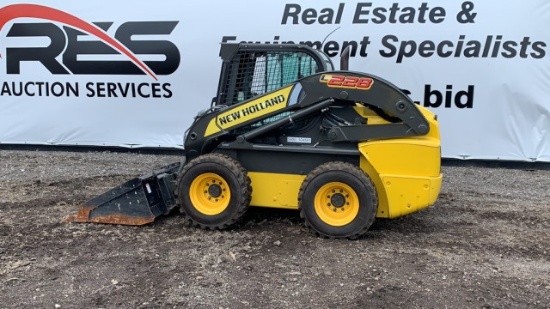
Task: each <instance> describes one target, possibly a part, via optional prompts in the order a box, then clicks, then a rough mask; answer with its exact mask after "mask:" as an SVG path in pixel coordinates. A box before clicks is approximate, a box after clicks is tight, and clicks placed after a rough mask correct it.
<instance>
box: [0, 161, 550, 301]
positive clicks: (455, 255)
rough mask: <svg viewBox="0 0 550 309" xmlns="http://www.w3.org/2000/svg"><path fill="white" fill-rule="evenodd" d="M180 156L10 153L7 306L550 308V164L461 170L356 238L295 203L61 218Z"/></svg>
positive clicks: (2, 275)
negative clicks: (303, 215) (306, 217)
mask: <svg viewBox="0 0 550 309" xmlns="http://www.w3.org/2000/svg"><path fill="white" fill-rule="evenodd" d="M178 159H179V158H178V157H177V156H174V155H142V154H128V153H113V152H93V153H92V152H48V151H43V152H39V151H12V150H0V308H260V307H261V308H365V307H367V306H373V307H381V308H550V257H549V253H550V233H549V232H550V206H549V203H548V201H549V198H550V190H548V184H549V183H550V171H545V170H521V169H495V168H471V167H450V166H446V167H444V168H443V172H444V174H445V179H444V184H443V189H442V193H441V195H440V197H439V200H438V202H437V203H436V205H434V206H433V207H431V208H428V209H425V210H423V211H421V212H418V213H416V214H412V215H409V216H406V217H404V218H400V219H396V220H378V221H376V222H375V224H374V226H373V227H372V228H371V230H370V231H369V232H368V233H367V235H366V236H365V237H364V238H362V239H359V240H356V241H349V240H326V239H320V238H317V237H315V236H313V235H312V234H311V233H309V232H308V231H307V229H306V228H305V227H304V225H303V224H302V223H301V221H300V219H299V216H298V213H297V212H295V211H282V210H272V209H259V208H252V209H251V210H250V211H249V212H248V214H247V215H246V216H245V218H244V221H243V222H242V223H241V224H239V225H238V226H236V227H235V228H234V229H232V230H229V231H223V232H219V231H203V230H199V229H195V228H190V227H186V226H185V225H184V224H183V222H182V220H181V218H180V217H179V216H178V215H172V216H169V217H165V218H162V219H160V220H158V221H157V222H155V223H154V224H151V225H147V226H143V227H128V226H113V225H98V224H76V223H71V224H69V223H62V222H61V221H62V220H63V218H64V217H66V216H67V215H69V214H70V213H72V212H74V211H76V210H77V208H78V206H79V205H80V204H82V203H83V202H84V201H86V200H88V199H90V198H92V197H94V196H96V195H98V194H100V193H102V192H104V191H106V190H108V189H110V188H111V187H114V186H116V185H118V184H120V183H122V182H124V181H126V180H128V179H129V178H132V177H135V176H138V175H140V174H143V173H146V172H148V171H150V170H152V169H155V168H158V167H160V166H163V165H166V164H168V163H172V162H175V161H177V160H178Z"/></svg>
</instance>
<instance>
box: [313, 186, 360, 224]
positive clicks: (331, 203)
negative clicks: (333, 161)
mask: <svg viewBox="0 0 550 309" xmlns="http://www.w3.org/2000/svg"><path fill="white" fill-rule="evenodd" d="M314 203H315V213H316V214H317V215H318V216H319V218H320V219H321V220H322V221H323V222H325V223H326V224H328V225H332V226H344V225H346V224H349V223H351V222H352V221H353V220H354V219H355V217H357V214H358V213H359V197H358V196H357V193H355V190H353V189H352V188H351V187H350V186H348V185H347V184H345V183H342V182H329V183H327V184H325V185H323V186H322V187H321V188H319V190H318V191H317V193H316V194H315V199H314Z"/></svg>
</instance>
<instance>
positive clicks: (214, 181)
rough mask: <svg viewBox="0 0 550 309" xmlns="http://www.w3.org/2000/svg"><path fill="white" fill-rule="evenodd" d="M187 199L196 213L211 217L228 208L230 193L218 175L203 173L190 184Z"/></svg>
mask: <svg viewBox="0 0 550 309" xmlns="http://www.w3.org/2000/svg"><path fill="white" fill-rule="evenodd" d="M189 198H190V200H191V203H192V204H193V206H194V207H195V209H196V210H197V211H199V212H201V213H203V214H205V215H211V216H213V215H218V214H220V213H222V212H223V211H224V210H225V209H226V208H227V206H229V201H230V200H231V192H230V190H229V185H228V184H227V182H226V181H225V179H223V178H222V177H221V176H220V175H218V174H214V173H204V174H201V175H199V176H197V178H195V179H194V180H193V182H192V183H191V187H190V188H189Z"/></svg>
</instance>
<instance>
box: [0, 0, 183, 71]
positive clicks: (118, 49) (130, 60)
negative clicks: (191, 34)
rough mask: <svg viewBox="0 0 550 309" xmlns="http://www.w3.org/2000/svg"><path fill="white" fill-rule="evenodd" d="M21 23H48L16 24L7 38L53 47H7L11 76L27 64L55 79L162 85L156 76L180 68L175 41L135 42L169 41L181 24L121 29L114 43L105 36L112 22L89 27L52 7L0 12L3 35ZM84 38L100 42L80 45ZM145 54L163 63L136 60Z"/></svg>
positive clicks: (20, 7) (141, 24)
mask: <svg viewBox="0 0 550 309" xmlns="http://www.w3.org/2000/svg"><path fill="white" fill-rule="evenodd" d="M17 18H33V19H39V20H43V21H46V22H35V23H14V24H13V25H12V26H11V28H10V29H9V30H8V32H7V35H6V37H10V38H12V37H13V38H17V37H18V38H29V37H36V38H44V37H45V38H47V39H49V41H51V43H50V45H48V46H46V47H27V46H28V44H26V45H25V47H7V48H6V55H5V61H6V71H7V74H20V71H21V63H22V62H39V63H40V64H42V65H43V66H44V67H45V68H46V69H47V70H48V71H50V72H51V73H52V74H90V75H94V74H105V75H143V74H147V75H149V76H151V77H152V78H153V79H155V80H157V74H158V75H169V74H172V73H173V72H174V71H176V69H177V68H178V66H179V64H180V53H179V50H178V48H177V47H176V45H175V44H174V43H172V42H171V41H168V40H159V39H154V40H144V39H141V40H136V39H134V37H135V36H143V35H156V36H158V35H169V34H171V33H172V31H173V30H174V28H175V27H176V25H177V24H178V22H177V21H135V22H134V21H133V22H126V23H123V24H121V25H120V26H118V28H117V29H116V31H115V34H114V37H112V36H110V35H109V34H107V32H106V31H107V30H109V29H110V28H111V26H112V24H113V22H101V23H89V22H86V21H84V20H82V19H80V18H78V17H76V16H73V15H71V14H69V13H66V12H63V11H60V10H57V9H54V8H50V7H47V6H42V5H36V4H13V5H8V6H5V7H2V8H0V30H2V28H3V27H4V26H5V25H6V24H7V23H8V22H10V21H12V20H14V19H17ZM55 23H57V24H55ZM58 24H62V25H63V26H62V27H60V26H58ZM83 36H91V37H95V38H96V39H97V40H89V39H87V40H79V37H83ZM118 54H120V55H123V56H124V57H125V58H126V60H116V61H115V60H112V61H102V60H89V59H90V58H92V59H93V58H94V57H93V56H99V55H101V56H102V58H104V56H105V55H118ZM140 54H141V55H153V57H155V58H158V59H162V60H154V61H142V60H140V59H139V58H138V57H137V56H136V55H140ZM60 56H61V57H60ZM0 58H2V55H1V54H0ZM79 58H81V59H82V58H84V59H86V58H87V60H79ZM58 59H60V60H61V61H59V60H58ZM96 59H97V57H96Z"/></svg>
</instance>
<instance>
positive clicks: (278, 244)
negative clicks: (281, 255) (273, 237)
mask: <svg viewBox="0 0 550 309" xmlns="http://www.w3.org/2000/svg"><path fill="white" fill-rule="evenodd" d="M273 244H274V245H275V246H280V245H281V241H280V240H277V241H275V242H273Z"/></svg>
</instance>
